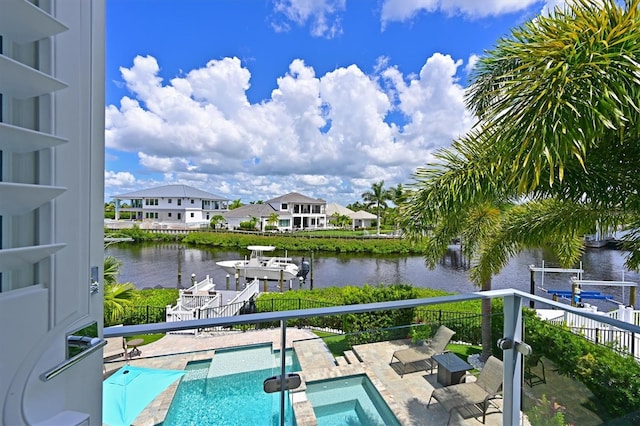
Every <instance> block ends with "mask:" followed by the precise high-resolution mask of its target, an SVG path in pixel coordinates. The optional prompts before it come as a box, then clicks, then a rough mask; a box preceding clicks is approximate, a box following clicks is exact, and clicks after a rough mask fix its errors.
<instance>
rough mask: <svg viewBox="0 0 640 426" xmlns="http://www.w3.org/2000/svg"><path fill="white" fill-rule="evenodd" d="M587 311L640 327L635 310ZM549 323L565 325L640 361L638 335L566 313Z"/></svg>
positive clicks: (620, 308) (638, 315)
mask: <svg viewBox="0 0 640 426" xmlns="http://www.w3.org/2000/svg"><path fill="white" fill-rule="evenodd" d="M585 311H588V312H591V313H594V314H599V315H601V316H602V317H608V318H612V319H617V320H620V321H624V322H626V323H629V324H634V325H640V311H637V310H633V308H625V307H624V306H620V307H619V308H618V310H615V311H611V312H598V311H597V310H596V309H595V308H591V309H589V308H586V309H585ZM547 321H548V322H550V323H552V324H556V325H565V326H567V327H568V328H569V329H571V331H573V332H574V333H576V334H580V335H582V336H584V337H585V338H586V339H587V340H590V341H592V342H594V343H596V344H600V345H607V346H611V347H612V348H613V349H615V350H617V351H619V352H623V353H629V354H631V355H633V357H634V358H636V359H637V360H640V334H638V333H632V332H629V331H625V330H622V329H620V328H618V327H614V326H612V325H609V324H606V323H604V322H600V321H598V320H597V319H593V318H586V317H583V316H581V315H579V314H576V313H573V312H566V311H565V312H564V315H562V316H559V317H557V318H552V319H548V320H547Z"/></svg>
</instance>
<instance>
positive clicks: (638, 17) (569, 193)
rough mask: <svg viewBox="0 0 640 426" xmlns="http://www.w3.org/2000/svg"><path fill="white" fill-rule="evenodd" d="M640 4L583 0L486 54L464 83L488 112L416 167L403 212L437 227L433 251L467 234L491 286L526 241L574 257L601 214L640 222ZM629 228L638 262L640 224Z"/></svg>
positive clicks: (435, 254) (483, 280)
mask: <svg viewBox="0 0 640 426" xmlns="http://www.w3.org/2000/svg"><path fill="white" fill-rule="evenodd" d="M639 7H640V0H626V1H625V2H624V5H622V4H620V3H619V2H617V1H616V0H575V1H574V2H572V3H571V4H570V5H569V6H567V7H566V9H564V10H559V9H556V11H555V13H553V14H552V15H550V16H549V17H536V19H535V20H532V21H531V22H528V23H526V24H524V25H523V26H521V27H519V28H516V29H515V30H513V31H512V33H511V35H510V36H509V37H506V38H504V39H501V40H500V41H499V42H498V44H497V46H496V48H495V49H493V50H492V51H489V52H488V53H487V54H486V56H484V57H483V58H481V59H480V61H479V62H478V64H477V65H476V68H475V72H474V73H473V75H472V84H471V86H470V88H469V90H468V92H467V103H468V106H469V107H470V108H471V109H472V110H473V112H474V113H475V114H476V115H477V116H478V118H479V121H478V123H477V125H476V127H475V128H474V129H473V130H472V131H471V132H469V133H468V134H467V135H465V136H464V137H463V138H461V139H460V140H458V141H456V142H455V143H454V145H453V147H452V149H450V150H443V151H441V152H440V153H439V154H438V156H437V162H436V163H432V164H429V165H427V166H426V167H424V168H422V169H419V170H418V172H417V173H416V174H415V179H416V183H415V187H416V191H414V192H413V193H412V194H411V196H410V199H409V201H408V203H407V205H408V207H407V209H406V211H405V212H404V219H403V220H404V222H403V226H404V227H405V228H406V232H407V234H408V235H409V236H410V237H412V238H415V239H419V238H427V239H428V246H429V247H430V248H431V250H428V251H427V253H426V255H425V256H426V258H427V261H428V263H429V262H432V261H433V259H438V258H439V256H440V255H441V253H442V251H441V250H442V247H443V245H444V244H448V241H449V240H448V239H449V238H450V237H451V236H452V235H453V236H456V235H463V237H464V238H466V242H465V245H466V246H467V247H466V248H464V250H466V252H467V254H469V255H471V256H472V257H473V259H474V261H473V265H474V266H473V268H472V270H471V275H470V276H471V279H472V281H473V282H475V283H476V284H478V285H479V286H481V288H483V289H486V288H489V286H490V278H491V276H492V275H494V274H496V273H497V272H499V271H500V269H501V268H502V267H503V266H504V265H505V264H506V262H507V261H508V259H509V257H510V256H512V255H513V254H515V253H517V252H518V251H520V250H522V249H524V248H527V247H536V246H547V247H549V248H551V249H552V250H553V252H554V253H555V254H556V256H557V257H558V260H559V261H560V262H561V263H562V264H565V265H566V264H571V263H573V262H574V261H575V260H576V259H577V257H578V256H579V254H580V251H581V249H582V241H581V236H582V235H583V234H585V233H589V232H590V230H592V229H593V228H594V226H595V224H597V223H599V224H601V225H602V226H611V227H613V226H617V225H619V224H625V223H627V224H628V223H631V224H632V225H633V226H636V229H640V221H638V220H637V219H636V220H635V221H630V219H629V217H633V218H637V217H640V215H639V214H638V213H640V194H639V193H638V185H637V178H636V169H637V164H639V163H640V144H638V143H637V141H638V140H640V125H639V124H640V123H638V118H640V109H639V108H638V106H637V99H639V98H640V66H639V65H638V62H637V59H636V58H638V57H640V43H637V42H636V41H637V40H639V39H640V11H639ZM509 204H511V206H509ZM505 206H507V207H506V208H505ZM498 212H500V213H499V214H498ZM631 235H632V236H631V241H630V242H629V246H628V247H629V248H630V249H631V250H632V252H631V253H632V254H631V256H630V257H629V258H628V260H627V265H628V266H629V267H636V266H638V265H640V232H635V233H632V234H631ZM483 312H485V313H486V310H485V306H483ZM485 331H486V323H485V321H483V336H486V334H485ZM483 340H484V341H483V344H489V343H490V342H486V339H483ZM485 352H486V348H483V355H485V356H486V353H485Z"/></svg>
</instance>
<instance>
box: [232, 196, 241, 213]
mask: <svg viewBox="0 0 640 426" xmlns="http://www.w3.org/2000/svg"><path fill="white" fill-rule="evenodd" d="M238 207H242V202H241V201H240V198H238V199H236V200H233V201H232V202H231V204H229V210H233V209H237V208H238Z"/></svg>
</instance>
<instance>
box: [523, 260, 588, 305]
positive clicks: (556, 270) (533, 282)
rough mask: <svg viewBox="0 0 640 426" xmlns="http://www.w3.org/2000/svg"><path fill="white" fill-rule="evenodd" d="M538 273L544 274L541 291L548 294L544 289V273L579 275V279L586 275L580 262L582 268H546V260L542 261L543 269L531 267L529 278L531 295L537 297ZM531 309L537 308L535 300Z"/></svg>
mask: <svg viewBox="0 0 640 426" xmlns="http://www.w3.org/2000/svg"><path fill="white" fill-rule="evenodd" d="M536 272H542V277H541V286H540V290H542V291H544V292H547V293H548V290H547V289H545V288H544V273H545V272H552V273H565V274H578V275H577V277H578V279H581V278H582V274H583V273H584V269H582V262H580V268H577V269H576V268H545V266H544V260H543V261H542V267H536V266H534V265H529V274H530V275H529V276H530V286H529V293H530V294H531V295H535V294H536V279H535V273H536ZM529 307H530V308H531V309H533V308H534V307H535V304H534V302H533V300H531V301H530V302H529Z"/></svg>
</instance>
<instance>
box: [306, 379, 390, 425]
mask: <svg viewBox="0 0 640 426" xmlns="http://www.w3.org/2000/svg"><path fill="white" fill-rule="evenodd" d="M307 399H308V400H309V401H311V405H312V406H313V411H314V413H315V415H316V419H317V420H318V426H342V425H349V426H360V425H361V426H377V425H380V426H396V425H397V426H400V422H399V421H398V419H397V418H396V417H395V416H394V414H393V412H392V411H391V409H390V408H389V406H388V405H387V403H386V402H385V401H384V399H382V396H381V395H380V393H379V392H378V391H377V389H376V388H375V386H374V385H373V383H371V380H369V378H368V377H367V376H366V375H365V374H361V375H357V376H349V377H340V378H336V379H329V380H322V381H318V382H311V383H307Z"/></svg>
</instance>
